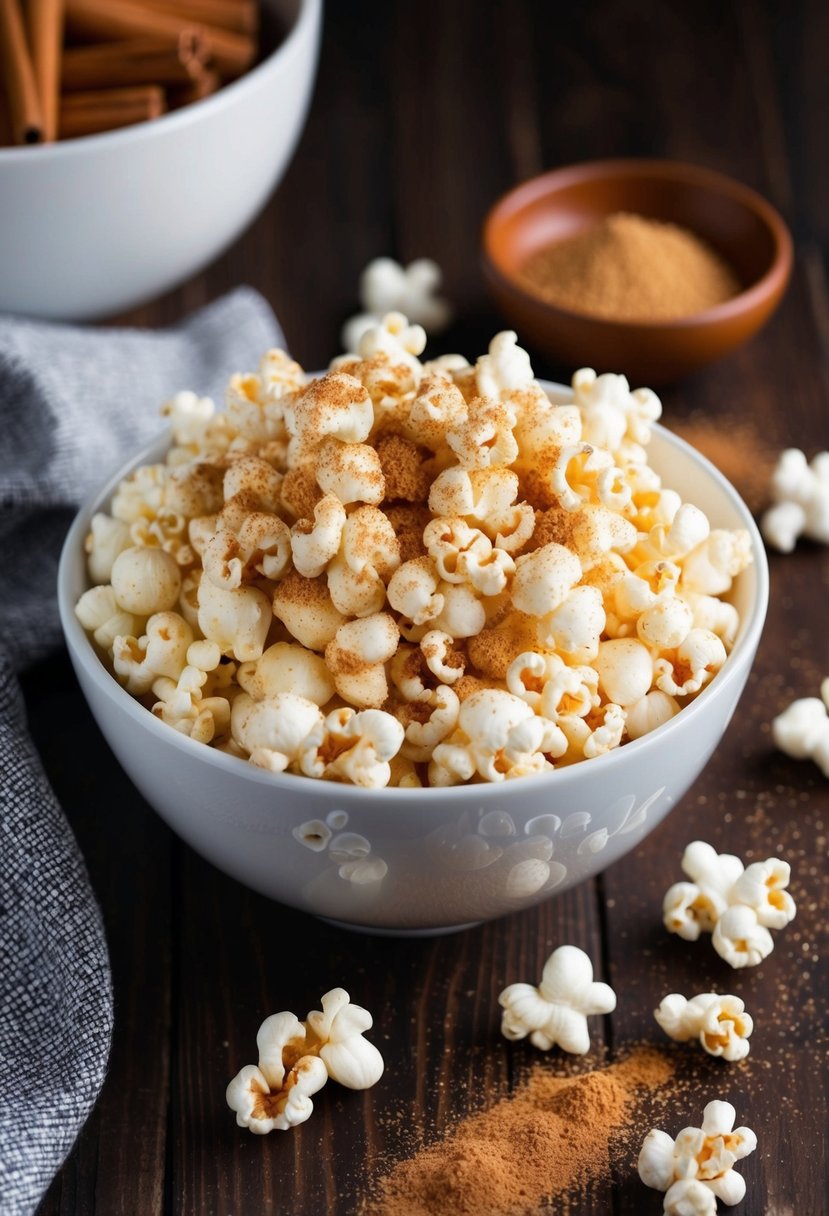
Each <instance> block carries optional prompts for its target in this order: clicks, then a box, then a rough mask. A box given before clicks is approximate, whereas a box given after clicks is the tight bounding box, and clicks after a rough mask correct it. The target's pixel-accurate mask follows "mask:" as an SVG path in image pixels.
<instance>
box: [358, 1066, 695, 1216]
mask: <svg viewBox="0 0 829 1216" xmlns="http://www.w3.org/2000/svg"><path fill="white" fill-rule="evenodd" d="M673 1071H674V1067H673V1064H672V1063H671V1061H670V1059H669V1058H668V1057H667V1056H665V1055H663V1054H662V1053H661V1052H659V1051H657V1050H655V1049H654V1048H648V1047H640V1048H636V1049H635V1050H634V1051H633V1052H632V1053H631V1054H630V1056H629V1057H628V1058H627V1059H626V1060H623V1061H622V1062H621V1063H618V1064H611V1065H610V1066H609V1067H607V1068H603V1069H598V1070H596V1071H594V1072H589V1073H584V1074H582V1075H580V1076H576V1077H561V1076H554V1075H552V1074H551V1073H550V1072H549V1070H548V1069H547V1068H545V1067H544V1066H540V1065H539V1066H537V1067H536V1068H535V1070H534V1071H533V1073H532V1074H531V1075H530V1078H529V1080H528V1081H527V1082H526V1083H525V1084H524V1085H522V1086H521V1087H520V1088H519V1089H518V1090H517V1092H516V1093H515V1094H513V1095H512V1096H511V1097H509V1098H504V1099H502V1100H501V1101H499V1102H496V1104H495V1105H494V1106H492V1107H491V1108H490V1109H489V1110H487V1111H484V1112H483V1113H482V1114H479V1115H474V1116H472V1117H470V1118H467V1119H464V1120H463V1121H462V1122H461V1123H460V1124H459V1125H458V1127H457V1128H456V1129H455V1130H454V1132H452V1133H451V1134H450V1135H449V1136H447V1137H445V1138H444V1139H443V1140H440V1141H438V1142H437V1143H436V1144H432V1145H430V1146H429V1147H428V1148H424V1149H422V1150H421V1151H420V1152H418V1153H417V1154H416V1155H415V1156H414V1157H412V1158H411V1159H410V1160H408V1161H403V1162H401V1163H400V1164H399V1165H397V1166H395V1168H394V1169H393V1170H392V1171H391V1173H389V1174H388V1175H387V1176H386V1177H385V1178H383V1179H381V1181H380V1183H379V1186H378V1189H377V1193H376V1195H375V1197H374V1198H373V1199H372V1200H371V1201H370V1202H368V1203H367V1204H366V1205H364V1207H363V1209H362V1212H361V1216H434V1214H435V1213H440V1216H530V1214H533V1213H535V1212H537V1210H538V1208H539V1206H540V1205H541V1204H542V1203H543V1202H544V1201H545V1200H549V1199H552V1198H555V1197H561V1196H564V1195H566V1194H567V1192H568V1191H571V1190H572V1189H573V1188H575V1187H578V1186H583V1185H584V1184H586V1183H588V1182H590V1181H592V1180H596V1179H599V1178H609V1177H610V1173H611V1154H612V1151H613V1149H614V1147H616V1148H618V1145H619V1141H620V1140H621V1141H624V1140H625V1135H626V1133H628V1134H629V1135H630V1134H632V1133H634V1132H635V1133H636V1134H637V1135H638V1136H639V1139H641V1127H636V1128H634V1126H633V1121H632V1116H633V1115H634V1113H635V1111H636V1107H637V1104H638V1103H640V1102H641V1100H642V1099H643V1098H644V1097H645V1096H646V1095H649V1094H651V1093H652V1092H653V1091H654V1090H655V1089H657V1088H658V1087H659V1086H661V1085H664V1084H665V1082H666V1081H668V1080H670V1078H671V1077H672V1075H673Z"/></svg>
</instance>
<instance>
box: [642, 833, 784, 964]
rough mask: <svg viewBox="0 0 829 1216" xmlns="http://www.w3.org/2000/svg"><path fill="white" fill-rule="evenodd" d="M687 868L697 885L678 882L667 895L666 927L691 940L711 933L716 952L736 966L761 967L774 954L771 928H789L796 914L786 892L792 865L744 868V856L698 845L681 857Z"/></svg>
mask: <svg viewBox="0 0 829 1216" xmlns="http://www.w3.org/2000/svg"><path fill="white" fill-rule="evenodd" d="M682 869H683V870H684V871H685V873H686V874H687V875H688V877H689V878H690V879H691V880H692V881H691V882H678V883H674V885H673V886H672V887H670V888H669V890H668V891H667V892H666V893H665V898H664V900H663V904H662V919H663V922H664V925H665V928H666V929H667V930H668V931H669V932H670V933H677V934H678V935H679V936H680V937H683V938H685V939H686V941H696V940H697V938H698V937H699V936H700V934H701V933H710V934H711V942H712V945H713V947H714V949H715V950H716V951H717V953H718V954H719V955H720V957H721V958H723V959H725V961H726V962H727V963H728V964H729V965H730V966H732V967H756V966H757V965H758V964H759V963H761V962H762V961H763V960H764V959H765V958H768V956H769V955H770V954H771V952H772V950H773V949H774V941H773V939H772V936H771V934H770V933H769V928H774V929H782V928H785V926H786V925H787V924H789V922H790V921H792V920H793V919H794V917H795V914H796V911H797V909H796V907H795V902H794V900H793V899H792V897H791V895H789V893H788V891H787V890H786V887H787V886H788V885H789V878H790V874H791V871H790V867H789V865H788V863H787V862H785V861H781V860H780V859H779V858H777V857H770V858H768V860H766V861H759V862H754V863H753V864H752V865H750V866H747V867H744V866H743V863H742V861H740V859H739V857H734V856H733V855H732V854H730V853H720V854H718V853H717V852H716V851H715V850H714V849H713V848H712V847H711V845H710V844H706V843H705V841H702V840H695V841H693V843H691V844H689V845H688V847H687V848H686V850H685V852H684V854H683V856H682Z"/></svg>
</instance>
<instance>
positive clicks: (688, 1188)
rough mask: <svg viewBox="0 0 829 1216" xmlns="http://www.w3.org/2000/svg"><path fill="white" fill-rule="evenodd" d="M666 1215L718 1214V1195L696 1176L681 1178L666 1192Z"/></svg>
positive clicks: (664, 1206)
mask: <svg viewBox="0 0 829 1216" xmlns="http://www.w3.org/2000/svg"><path fill="white" fill-rule="evenodd" d="M662 1210H663V1212H664V1213H665V1216H716V1212H717V1197H716V1195H715V1194H714V1192H713V1191H709V1189H708V1187H707V1186H705V1185H704V1183H702V1182H700V1181H699V1180H698V1179H696V1178H680V1179H679V1181H677V1182H674V1183H672V1184H671V1186H670V1187H669V1188H668V1190H667V1191H666V1192H665V1202H664V1205H663V1208H662Z"/></svg>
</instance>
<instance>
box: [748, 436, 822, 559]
mask: <svg viewBox="0 0 829 1216" xmlns="http://www.w3.org/2000/svg"><path fill="white" fill-rule="evenodd" d="M771 498H772V503H773V505H772V506H771V507H769V509H768V510H767V511H766V512H765V514H764V515H763V517H762V519H761V520H760V530H761V532H762V533H763V537H764V538H765V540H766V541H767V542H768V544H770V545H771V546H772V548H774V549H779V551H780V552H781V553H791V552H792V550H793V549H794V547H795V545H796V544H797V541H798V538H799V537H801V536H805V537H807V538H808V539H809V540H814V541H818V542H819V543H820V544H823V545H827V544H829V452H819V453H818V454H817V456H815V457H814V458H813V459H812V461H811V462H809V463H807V461H806V457H805V455H804V454H803V452H801V451H800V449H799V448H787V449H786V450H785V451H784V452H781V453H780V456H779V458H778V461H777V465H776V467H775V469H774V472H773V473H772V476H771Z"/></svg>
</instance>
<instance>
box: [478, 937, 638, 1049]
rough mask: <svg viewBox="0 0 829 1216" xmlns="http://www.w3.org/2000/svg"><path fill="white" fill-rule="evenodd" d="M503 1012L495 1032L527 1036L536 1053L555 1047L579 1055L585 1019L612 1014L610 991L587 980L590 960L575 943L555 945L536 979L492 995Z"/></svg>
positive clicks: (584, 1044) (585, 1037) (584, 1045)
mask: <svg viewBox="0 0 829 1216" xmlns="http://www.w3.org/2000/svg"><path fill="white" fill-rule="evenodd" d="M498 1004H499V1005H501V1007H502V1008H503V1010H504V1013H503V1016H502V1018H501V1033H502V1034H503V1035H504V1037H505V1038H507V1039H511V1040H513V1041H514V1040H516V1039H523V1038H526V1037H527V1036H529V1039H530V1042H531V1043H532V1044H533V1046H534V1047H537V1048H538V1049H539V1050H540V1051H549V1050H550V1048H551V1047H553V1046H555V1045H558V1046H560V1047H561V1048H562V1050H563V1051H567V1052H570V1053H571V1054H574V1055H584V1054H585V1053H586V1052H588V1051H589V1050H590V1035H589V1032H588V1029H587V1019H588V1017H589V1016H591V1015H593V1014H599V1013H612V1012H613V1010H614V1009H615V1008H616V994H615V993H614V991H613V989H612V988H610V987H609V985H607V984H601V983H597V982H596V981H594V979H593V964H592V963H591V962H590V959H589V958H588V957H587V955H586V954H585V953H584V951H583V950H579V949H578V947H577V946H559V947H558V949H557V950H554V951H553V953H552V954H551V955H550V957H549V958H548V959H547V962H546V963H545V964H544V972H543V974H542V977H541V983H540V984H539V986H538V987H537V988H535V987H534V986H533V985H532V984H510V985H509V987H508V988H505V989H504V991H503V992H502V993H501V995H500V996H499V997H498Z"/></svg>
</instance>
